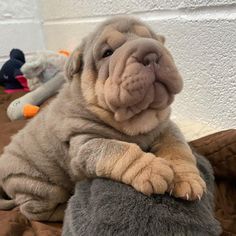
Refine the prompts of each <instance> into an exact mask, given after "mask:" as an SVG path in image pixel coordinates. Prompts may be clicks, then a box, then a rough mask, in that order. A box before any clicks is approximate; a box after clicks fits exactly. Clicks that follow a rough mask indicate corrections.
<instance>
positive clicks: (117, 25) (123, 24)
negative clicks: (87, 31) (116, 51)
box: [89, 20, 155, 47]
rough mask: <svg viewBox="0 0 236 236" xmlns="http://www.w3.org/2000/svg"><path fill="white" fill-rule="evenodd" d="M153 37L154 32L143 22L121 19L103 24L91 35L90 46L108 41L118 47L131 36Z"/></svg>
mask: <svg viewBox="0 0 236 236" xmlns="http://www.w3.org/2000/svg"><path fill="white" fill-rule="evenodd" d="M135 37H145V38H153V37H155V36H154V33H153V32H152V31H151V30H150V29H149V28H148V27H147V26H146V25H144V24H143V23H142V22H138V21H128V20H121V21H119V20H118V21H115V22H112V23H109V24H103V25H101V26H100V27H99V28H98V29H97V31H96V32H94V33H93V34H92V35H90V40H91V41H90V43H89V44H90V47H91V46H92V47H94V46H95V47H96V46H98V45H101V44H104V43H107V44H109V45H110V46H111V47H117V46H119V45H117V44H122V43H124V42H125V41H126V40H127V39H129V38H135Z"/></svg>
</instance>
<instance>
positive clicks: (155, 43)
mask: <svg viewBox="0 0 236 236" xmlns="http://www.w3.org/2000/svg"><path fill="white" fill-rule="evenodd" d="M79 52H80V53H82V54H83V55H82V58H83V69H82V72H81V73H79V76H78V77H79V80H80V83H81V90H82V93H83V96H84V98H85V100H86V102H87V103H88V104H90V105H91V107H93V108H92V109H91V110H92V112H94V113H99V114H96V115H98V116H100V117H101V113H103V114H104V112H107V113H109V119H108V118H107V117H108V115H105V116H104V117H106V118H107V119H108V120H109V122H108V123H110V124H111V123H112V124H113V126H119V129H120V127H122V124H123V126H127V125H129V126H130V127H132V129H133V128H135V131H127V129H126V128H125V129H123V131H125V132H126V133H128V134H131V135H135V134H138V133H145V132H148V131H150V130H151V129H153V128H155V126H157V125H158V122H159V120H160V119H159V118H160V117H158V115H160V114H161V113H163V111H165V110H167V108H168V107H169V105H170V104H171V103H172V101H173V97H174V95H175V94H177V93H179V92H180V91H181V89H182V79H181V77H180V75H179V73H178V71H177V69H176V66H175V64H174V61H173V58H172V56H171V55H170V53H169V52H168V50H167V49H166V48H165V46H164V38H163V37H161V36H157V35H156V34H155V33H154V32H153V31H152V30H151V29H149V28H148V27H147V26H146V25H144V24H143V23H142V22H140V21H138V20H136V19H134V18H128V17H117V18H114V19H111V20H108V21H107V22H105V23H104V24H103V25H101V26H100V27H99V28H98V29H97V31H96V32H95V33H93V34H92V35H90V36H89V37H88V38H87V39H86V40H85V41H84V45H83V46H82V47H81V48H79V49H78V50H75V52H74V53H73V54H74V56H72V57H73V58H76V57H78V53H79ZM70 61H71V63H72V65H69V66H68V68H69V69H68V71H69V73H68V74H69V77H71V76H72V75H73V74H74V73H76V72H79V67H78V64H79V62H78V61H76V59H71V60H70ZM76 67H77V69H76ZM99 110H100V111H99ZM101 110H103V111H101ZM168 114H169V113H168ZM144 118H145V119H146V122H150V125H149V126H148V127H146V128H144V129H143V130H142V129H140V130H139V128H138V127H134V126H138V125H140V122H141V123H142V122H144V120H145V119H144ZM149 118H150V120H148V119H149ZM153 119H154V120H153ZM155 119H156V121H155ZM158 119H159V120H158ZM111 120H112V121H111ZM139 121H140V122H139ZM114 124H116V125H114ZM142 125H143V126H145V125H144V124H142Z"/></svg>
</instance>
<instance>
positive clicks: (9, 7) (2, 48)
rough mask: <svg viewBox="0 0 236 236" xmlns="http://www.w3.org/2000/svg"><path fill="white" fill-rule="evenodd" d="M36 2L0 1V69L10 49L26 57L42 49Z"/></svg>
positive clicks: (29, 0) (27, 0)
mask: <svg viewBox="0 0 236 236" xmlns="http://www.w3.org/2000/svg"><path fill="white" fill-rule="evenodd" d="M36 1H37V0H0V32H1V37H0V67H1V65H2V64H3V63H4V62H5V61H6V60H8V58H9V53H10V51H11V49H12V48H19V49H21V50H23V51H24V53H25V54H26V56H27V55H31V54H32V53H34V52H35V51H37V50H40V49H43V48H44V42H43V37H42V27H41V22H40V20H39V14H38V5H37V2H36Z"/></svg>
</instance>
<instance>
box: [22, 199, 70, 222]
mask: <svg viewBox="0 0 236 236" xmlns="http://www.w3.org/2000/svg"><path fill="white" fill-rule="evenodd" d="M65 209H66V203H61V204H57V203H56V202H52V201H48V200H44V199H34V198H32V199H28V200H27V201H26V202H25V203H23V204H21V205H20V211H21V213H22V214H24V215H25V216H26V217H27V218H28V219H30V220H38V221H51V222H52V221H62V220H63V217H64V211H65Z"/></svg>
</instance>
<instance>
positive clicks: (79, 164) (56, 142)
mask: <svg viewBox="0 0 236 236" xmlns="http://www.w3.org/2000/svg"><path fill="white" fill-rule="evenodd" d="M112 35H113V36H115V37H111V36H112ZM107 37H108V38H107ZM107 42H109V45H110V44H112V45H113V46H112V47H115V48H116V50H115V52H114V53H113V55H112V56H110V57H108V58H103V57H102V55H103V54H102V53H103V51H102V50H103V49H102V48H103V47H107ZM163 43H164V37H162V36H158V35H156V34H155V33H154V32H153V31H151V29H149V28H148V27H147V26H145V25H144V24H143V23H142V22H139V21H137V20H136V19H133V18H128V17H123V18H122V17H121V18H119V17H118V18H114V19H111V20H108V21H106V22H105V23H104V24H102V25H101V26H100V27H98V29H97V30H96V31H95V32H94V33H92V34H91V35H89V36H88V37H87V38H86V39H85V40H84V42H83V44H82V45H81V46H80V47H78V48H77V49H76V50H75V51H74V53H73V54H72V55H71V57H70V59H69V62H68V64H67V68H66V73H67V77H68V80H69V82H68V83H67V84H66V85H65V86H64V88H63V89H62V90H61V92H60V93H59V95H58V96H57V98H56V99H55V100H54V101H52V103H51V104H50V105H49V106H48V107H46V108H45V109H44V110H43V111H42V112H40V113H39V114H38V115H37V116H36V117H35V118H34V119H32V120H31V121H30V122H29V123H28V124H27V125H26V127H25V128H24V129H23V130H21V131H20V132H19V133H18V134H16V135H15V136H14V137H13V138H12V142H11V143H10V144H9V145H8V146H7V147H6V148H5V150H4V153H3V155H2V156H1V158H0V181H1V186H2V188H3V189H4V191H5V192H6V193H7V194H8V195H9V196H10V197H11V198H12V199H13V200H14V203H15V204H16V205H19V206H20V210H21V212H22V213H23V214H25V215H26V216H27V217H28V218H29V219H34V220H49V221H57V220H62V218H63V214H64V208H65V204H66V202H67V200H68V198H69V197H70V195H71V194H72V193H73V187H74V184H75V182H76V181H79V180H81V179H83V178H94V177H97V176H98V177H106V178H111V179H113V180H116V181H121V182H123V183H126V184H129V185H131V186H133V187H134V188H135V189H136V190H138V191H141V192H142V193H144V194H147V195H150V194H153V193H157V194H163V193H164V192H166V191H171V192H172V193H173V195H174V196H176V197H181V198H185V199H189V200H194V199H197V198H201V196H202V194H203V190H204V189H205V183H204V181H203V180H202V179H201V177H200V176H199V171H198V169H197V168H196V163H195V159H194V156H193V154H192V152H191V150H190V148H189V146H188V145H187V143H186V141H185V140H184V137H183V136H182V135H181V133H180V131H179V130H178V128H177V127H176V126H175V125H174V124H173V123H172V122H171V121H170V120H169V115H170V107H169V105H170V104H171V102H172V101H173V96H174V94H176V93H178V92H179V91H180V90H181V88H182V80H181V77H180V75H179V74H178V71H177V69H176V67H175V65H174V62H173V59H172V57H171V55H170V53H169V52H168V51H167V49H165V47H164V46H163ZM127 45H128V46H127ZM140 45H142V46H140ZM110 46H111V45H110ZM136 47H137V48H138V50H139V49H140V50H141V51H140V53H141V54H137V55H136V54H135V53H136V52H137V53H139V52H138V51H137V50H136ZM127 48H128V50H130V52H127V51H126V49H127ZM146 48H149V49H148V50H149V51H150V52H149V51H148V53H149V54H150V53H151V52H152V50H154V51H155V53H154V54H152V55H151V56H149V54H147V55H148V56H149V57H148V60H151V63H154V62H153V61H152V58H156V61H155V63H157V64H155V65H154V64H151V65H152V66H153V67H150V68H151V69H150V68H149V67H148V66H146V65H144V64H143V63H144V62H143V61H141V62H140V60H143V59H142V58H143V55H144V56H146V54H145V53H146V51H145V50H146ZM158 53H161V56H160V57H158V56H157V54H158ZM140 55H142V56H140ZM121 58H123V60H121ZM140 58H141V59H140ZM149 58H151V59H149ZM148 62H149V61H148ZM145 63H146V62H145ZM156 68H158V69H157V70H156ZM136 69H137V70H138V71H140V74H139V75H138V77H137V79H136V77H135V76H136V75H137V72H135V70H136ZM154 71H155V73H157V74H155V76H154ZM127 73H128V74H129V76H127ZM147 73H148V75H150V76H147V77H145V76H146V75H147ZM142 76H144V77H145V80H142V79H140V78H142ZM156 77H158V81H155V78H156ZM126 78H128V80H127V79H126ZM129 79H130V81H129ZM149 79H150V80H149ZM151 79H152V80H151ZM159 80H160V81H159ZM131 82H132V83H131ZM109 86H111V87H109ZM127 86H128V87H127ZM113 88H114V89H113ZM127 89H128V90H127ZM137 89H138V90H137ZM151 90H152V91H153V93H150V91H151ZM127 91H128V92H127ZM137 91H139V92H140V95H138V94H137ZM148 93H150V94H148ZM114 94H118V97H117V100H116V98H115V97H114ZM140 96H143V100H142V99H140ZM146 96H149V97H148V98H146ZM126 99H127V101H128V100H129V101H130V105H129V106H130V107H129V106H127V104H125V103H126ZM145 99H146V100H145ZM145 101H146V104H144V102H145ZM0 201H1V200H0ZM0 206H1V204H0ZM6 207H7V206H6ZM8 207H9V204H8Z"/></svg>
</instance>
